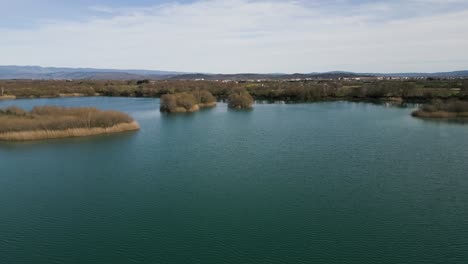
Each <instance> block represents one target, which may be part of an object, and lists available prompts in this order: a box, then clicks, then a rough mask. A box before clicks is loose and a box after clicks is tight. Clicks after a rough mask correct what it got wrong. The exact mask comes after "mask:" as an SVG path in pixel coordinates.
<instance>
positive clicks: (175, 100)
mask: <svg viewBox="0 0 468 264" xmlns="http://www.w3.org/2000/svg"><path fill="white" fill-rule="evenodd" d="M214 106H216V98H215V97H214V96H213V95H212V94H211V93H210V92H208V91H199V90H197V91H193V92H190V93H188V92H182V93H174V94H165V95H163V96H161V107H160V110H161V112H166V113H193V112H197V111H199V110H200V109H201V108H206V107H214Z"/></svg>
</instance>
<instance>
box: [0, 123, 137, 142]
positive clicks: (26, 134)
mask: <svg viewBox="0 0 468 264" xmlns="http://www.w3.org/2000/svg"><path fill="white" fill-rule="evenodd" d="M139 129H140V125H139V124H138V123H137V122H136V121H133V122H131V123H120V124H117V125H114V126H112V127H108V128H103V127H92V128H71V129H65V130H35V131H19V132H6V133H0V141H33V140H46V139H60V138H74V137H89V136H97V135H105V134H114V133H120V132H128V131H137V130H139Z"/></svg>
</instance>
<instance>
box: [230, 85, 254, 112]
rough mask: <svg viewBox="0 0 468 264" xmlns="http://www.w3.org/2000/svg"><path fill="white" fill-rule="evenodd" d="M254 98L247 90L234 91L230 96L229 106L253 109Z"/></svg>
mask: <svg viewBox="0 0 468 264" xmlns="http://www.w3.org/2000/svg"><path fill="white" fill-rule="evenodd" d="M253 103H254V99H253V98H252V96H251V95H250V93H249V92H248V91H246V90H242V89H241V90H237V91H234V92H233V93H232V94H230V95H229V97H228V107H229V108H232V109H252V105H253Z"/></svg>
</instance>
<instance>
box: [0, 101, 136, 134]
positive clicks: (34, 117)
mask: <svg viewBox="0 0 468 264" xmlns="http://www.w3.org/2000/svg"><path fill="white" fill-rule="evenodd" d="M138 129H139V125H138V123H137V122H135V121H134V120H133V119H132V118H131V117H130V116H129V115H127V114H124V113H121V112H117V111H101V110H98V109H96V108H64V107H55V106H42V107H35V108H33V110H31V111H25V110H23V109H21V108H17V107H10V108H6V109H2V110H0V140H10V141H26V140H38V139H53V138H65V137H83V136H91V135H100V134H109V133H117V132H123V131H132V130H138Z"/></svg>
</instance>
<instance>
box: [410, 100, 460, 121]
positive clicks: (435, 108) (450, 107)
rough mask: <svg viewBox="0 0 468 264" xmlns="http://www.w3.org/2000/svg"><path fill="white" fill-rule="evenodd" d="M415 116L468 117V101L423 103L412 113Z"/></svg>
mask: <svg viewBox="0 0 468 264" xmlns="http://www.w3.org/2000/svg"><path fill="white" fill-rule="evenodd" d="M412 116H414V117H421V118H468V102H465V101H460V100H450V101H446V102H443V101H440V100H435V101H433V102H432V103H431V104H426V105H423V106H422V107H421V108H420V109H419V110H417V111H414V112H413V113H412Z"/></svg>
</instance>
